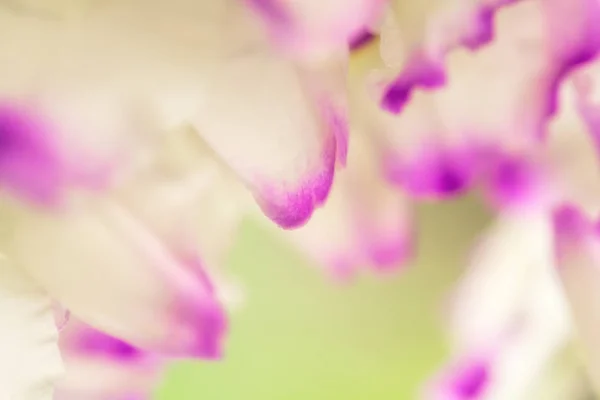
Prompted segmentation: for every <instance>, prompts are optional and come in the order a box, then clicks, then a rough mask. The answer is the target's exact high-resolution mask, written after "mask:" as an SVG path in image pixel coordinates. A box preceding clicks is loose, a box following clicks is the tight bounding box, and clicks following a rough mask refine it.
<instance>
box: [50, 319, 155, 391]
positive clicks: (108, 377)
mask: <svg viewBox="0 0 600 400" xmlns="http://www.w3.org/2000/svg"><path fill="white" fill-rule="evenodd" d="M60 340H61V346H60V347H61V351H62V354H63V358H64V359H65V363H66V366H67V372H66V374H65V375H64V376H63V378H62V379H61V380H60V382H59V385H58V389H57V393H56V395H55V399H57V400H76V399H90V400H127V399H146V398H150V395H151V392H152V391H153V390H154V388H155V386H156V384H157V383H158V382H159V378H160V377H161V375H162V374H163V370H164V366H165V362H166V361H165V360H164V359H163V358H161V357H160V356H159V355H157V354H154V353H152V352H149V351H145V350H143V349H140V348H136V347H135V346H132V345H130V344H128V343H126V342H124V341H123V340H120V339H118V338H115V337H113V336H110V335H107V334H105V333H102V332H100V331H98V330H95V329H93V328H91V327H89V326H87V325H85V324H83V323H81V322H79V321H73V320H70V321H69V323H68V324H67V325H66V327H65V329H64V330H63V331H61V339H60Z"/></svg>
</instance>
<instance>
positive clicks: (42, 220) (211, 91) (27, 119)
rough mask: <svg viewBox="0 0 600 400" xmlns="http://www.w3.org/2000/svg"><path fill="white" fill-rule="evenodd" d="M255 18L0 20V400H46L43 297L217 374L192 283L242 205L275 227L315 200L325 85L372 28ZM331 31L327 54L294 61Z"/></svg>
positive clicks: (327, 152) (318, 200) (189, 11)
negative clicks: (286, 27) (196, 360)
mask: <svg viewBox="0 0 600 400" xmlns="http://www.w3.org/2000/svg"><path fill="white" fill-rule="evenodd" d="M259 3H260V2H248V3H244V2H242V1H236V0H227V1H219V2H214V1H190V0H176V1H175V2H172V1H169V2H166V1H154V2H151V3H148V2H143V1H139V0H126V1H121V2H112V1H106V2H92V1H89V2H85V1H84V2H77V3H70V2H64V1H58V0H56V1H51V2H49V3H45V4H43V5H42V4H38V3H37V2H31V1H23V2H21V1H19V2H11V3H10V4H8V3H7V4H6V5H4V6H2V7H0V33H1V36H2V46H3V51H2V54H3V57H2V62H1V63H0V64H1V65H2V66H1V67H0V69H1V70H2V72H3V76H5V77H10V78H7V79H5V80H3V82H2V84H1V85H0V90H1V92H2V101H0V104H1V105H2V106H1V107H0V126H1V127H2V129H1V133H2V138H3V140H2V142H3V143H5V144H7V145H6V146H4V147H3V148H4V153H3V157H2V160H1V162H0V184H1V188H2V189H3V198H2V207H0V212H1V213H2V216H3V222H4V224H3V226H4V228H5V230H4V231H3V232H4V234H3V235H2V236H1V241H0V252H1V253H2V254H3V257H4V258H3V260H2V263H1V268H2V279H1V282H2V283H1V284H0V293H1V296H0V307H2V310H4V311H3V312H2V313H0V314H1V315H2V316H3V317H2V320H1V321H0V323H1V325H2V326H3V327H6V328H5V330H3V331H4V332H5V335H4V336H3V337H2V340H1V341H0V342H2V344H1V345H0V346H1V349H0V350H1V351H0V354H2V355H3V357H2V361H1V362H0V376H2V378H1V379H2V380H1V381H0V397H7V396H8V397H11V398H18V399H24V400H27V399H33V400H40V399H48V398H50V397H51V393H52V387H53V381H55V380H56V377H57V375H58V374H59V373H60V370H61V362H60V358H59V355H58V352H57V348H56V342H57V335H58V334H57V332H56V327H55V325H54V323H53V322H52V318H51V314H52V307H51V304H52V303H51V301H50V300H51V299H56V300H58V301H59V302H60V303H61V304H63V305H64V307H66V308H68V309H69V310H71V312H72V313H73V315H74V316H75V317H77V318H78V319H80V320H81V321H83V322H84V323H86V324H89V325H91V326H93V327H94V328H95V329H99V330H101V331H102V332H104V333H105V334H107V335H110V336H112V337H115V338H119V340H125V341H127V342H129V343H131V344H132V345H134V346H136V347H138V348H140V349H144V350H145V351H154V352H157V353H160V354H164V355H168V356H175V357H181V356H184V357H188V356H192V357H202V358H215V357H219V355H220V354H221V344H222V340H223V337H224V335H225V333H226V330H227V323H226V317H225V315H224V310H223V308H222V306H221V304H220V302H219V300H218V298H217V297H216V295H215V285H214V283H213V282H211V279H210V278H209V274H207V273H206V269H205V267H206V266H211V265H212V264H215V261H214V260H215V259H216V258H218V257H217V256H216V255H215V254H220V252H221V247H223V248H227V243H229V242H230V241H231V238H232V237H233V232H235V227H236V225H237V223H238V222H239V219H240V215H241V214H242V213H243V210H244V209H245V206H244V205H243V204H245V202H246V197H247V195H246V192H248V193H250V194H251V195H252V197H253V198H254V199H255V201H256V203H257V204H258V205H259V206H260V208H261V209H262V211H263V212H264V213H265V214H266V215H267V216H268V217H269V218H270V219H272V220H273V221H274V222H275V223H276V224H278V225H280V226H282V227H284V228H293V227H297V226H299V225H301V224H303V223H305V222H306V221H307V220H308V218H309V217H310V216H311V214H312V213H313V211H314V209H315V208H316V207H318V206H320V205H321V204H322V203H323V202H324V201H325V199H326V197H327V195H328V193H329V189H330V186H331V183H332V180H333V174H334V171H335V168H336V164H339V165H343V164H344V158H345V154H346V144H347V141H348V139H347V132H348V129H347V128H346V124H347V120H346V118H347V117H346V115H347V114H346V111H345V109H344V108H345V98H344V93H343V92H344V87H343V84H344V80H343V79H341V80H336V79H330V78H331V77H332V76H334V77H336V75H335V74H333V75H332V73H331V68H332V65H333V66H337V65H341V66H342V68H343V64H344V63H345V59H346V58H347V51H348V50H347V42H348V41H349V40H350V39H351V37H353V36H354V35H356V34H357V33H359V32H360V30H361V29H362V28H363V26H365V25H367V24H370V23H371V22H372V20H374V19H375V18H376V16H377V14H378V11H377V9H376V8H373V9H371V8H370V4H371V2H370V1H356V2H354V4H353V5H352V7H350V8H348V7H347V4H346V2H339V1H331V2H330V3H331V8H329V9H328V13H327V15H326V17H325V18H324V19H322V20H319V21H318V23H317V24H313V18H312V16H313V15H315V12H316V8H315V6H316V5H318V6H319V7H321V6H322V5H323V4H324V3H323V2H318V4H317V3H316V2H306V8H303V7H304V5H303V4H301V2H296V3H294V4H292V3H291V2H289V4H288V2H271V5H275V4H276V3H279V4H278V5H277V9H278V10H281V9H283V7H285V8H288V7H292V6H293V9H292V8H289V11H290V13H289V14H288V13H286V17H285V18H288V17H289V18H293V19H294V21H296V22H298V24H297V25H294V26H295V27H297V30H296V29H295V28H294V30H293V31H290V32H280V30H279V28H277V26H281V25H280V23H279V22H277V20H276V19H273V18H271V17H272V16H273V15H274V14H269V13H265V10H268V9H269V8H268V7H267V8H265V7H262V6H261V7H259ZM266 3H267V2H263V3H262V5H263V6H264V5H266ZM380 3H381V2H380ZM296 4H297V5H296ZM271 9H272V8H271ZM257 11H259V13H258V14H257ZM338 11H339V13H338ZM365 11H368V12H365ZM257 16H258V18H257ZM263 17H268V18H266V19H265V18H263ZM330 24H333V25H335V26H337V27H339V30H337V31H336V32H335V34H333V35H332V36H331V41H329V43H328V44H327V46H325V47H324V49H326V50H327V51H325V50H323V51H319V52H317V53H312V52H304V51H302V48H304V47H305V46H304V45H303V44H300V43H304V42H305V40H304V39H306V43H309V42H314V41H320V40H321V38H322V37H324V36H323V35H325V36H326V34H327V32H325V31H324V30H323V29H324V28H325V27H327V26H329V25H330ZM271 28H273V29H271ZM273 33H277V35H274V34H273ZM278 33H281V35H278ZM278 39H285V40H278ZM288 40H289V41H290V43H292V42H293V43H298V44H300V45H299V47H298V51H297V52H295V51H292V52H291V53H290V52H288V53H286V52H284V51H282V47H281V46H279V45H280V44H282V43H284V42H286V41H288ZM342 42H343V43H342ZM342 44H343V45H342ZM284 47H285V46H284ZM290 49H291V47H290ZM292 53H293V54H292ZM340 82H341V84H342V87H340V86H339V84H340ZM173 141H174V142H175V143H176V144H173V143H172V142H173ZM174 147H175V148H174ZM182 154H183V155H182ZM240 203H242V205H241V204H240ZM32 365H33V366H35V367H31V366H32Z"/></svg>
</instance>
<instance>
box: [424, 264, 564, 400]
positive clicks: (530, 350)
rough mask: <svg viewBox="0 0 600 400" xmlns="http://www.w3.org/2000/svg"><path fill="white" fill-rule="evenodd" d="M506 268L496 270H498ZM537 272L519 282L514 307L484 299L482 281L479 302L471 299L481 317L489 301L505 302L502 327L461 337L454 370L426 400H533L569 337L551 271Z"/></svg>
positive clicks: (544, 268) (444, 375)
mask: <svg viewBox="0 0 600 400" xmlns="http://www.w3.org/2000/svg"><path fill="white" fill-rule="evenodd" d="M506 267H507V265H505V264H501V265H498V268H506ZM517 267H518V268H524V267H525V268H526V267H527V266H526V265H522V264H521V265H518V266H517ZM538 268H540V270H539V271H538V272H537V274H536V276H535V277H531V279H522V281H523V283H525V285H526V288H524V290H523V292H522V293H521V295H520V298H519V299H518V302H517V303H514V302H512V301H511V300H512V299H510V298H507V299H504V298H502V297H496V296H490V297H486V296H488V295H489V294H488V293H486V289H488V288H489V285H484V282H482V288H481V293H480V296H481V297H479V298H477V299H475V298H473V299H472V300H474V301H478V302H479V303H480V305H481V309H480V310H479V315H480V314H483V313H486V312H488V311H489V310H488V309H486V306H487V305H489V304H491V303H490V302H491V301H492V300H490V298H491V299H493V301H494V302H495V303H502V302H504V301H507V303H508V306H510V307H511V308H512V310H511V313H510V315H506V316H502V317H503V318H502V323H501V324H498V325H497V326H496V330H495V331H492V330H488V331H480V332H478V334H481V335H483V336H479V337H477V338H473V337H469V336H467V337H461V338H459V344H458V349H459V350H458V351H459V353H460V354H462V356H460V357H459V359H458V362H457V364H456V365H455V366H451V367H450V368H449V369H447V370H446V371H444V372H443V373H442V375H441V376H440V378H438V379H436V380H434V383H433V385H432V386H431V387H430V389H431V391H430V392H428V394H429V396H430V397H427V398H432V399H447V400H458V399H465V400H466V399H489V400H491V399H494V400H502V399H520V398H531V393H532V392H533V391H535V390H536V389H537V385H536V382H538V380H539V379H540V378H542V377H543V376H544V374H545V373H547V372H548V371H547V369H548V365H549V363H550V362H551V361H552V360H554V358H555V357H557V356H558V355H559V354H560V352H561V350H562V348H563V346H564V345H565V344H566V342H567V340H568V339H569V337H570V336H569V334H570V324H569V322H570V321H569V318H568V312H567V308H566V304H565V302H564V299H563V296H562V293H561V291H560V289H559V285H558V282H557V278H556V276H555V274H554V271H553V269H552V266H551V265H549V264H547V263H546V264H542V265H540V266H539V267H538ZM488 291H489V290H488ZM509 295H510V294H509ZM482 301H483V302H482ZM511 303H512V304H511ZM473 307H474V306H472V307H471V309H472V308H473ZM468 311H469V310H461V312H468ZM477 315H478V314H476V315H474V317H476V316H477Z"/></svg>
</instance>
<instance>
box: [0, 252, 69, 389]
mask: <svg viewBox="0 0 600 400" xmlns="http://www.w3.org/2000/svg"><path fill="white" fill-rule="evenodd" d="M0 326H1V327H2V328H1V333H0V354H1V355H2V356H1V357H0V398H3V399H19V400H51V399H52V394H53V392H54V384H55V382H56V381H57V380H58V378H59V377H60V376H61V374H62V372H63V366H62V360H61V357H60V354H59V351H58V331H57V328H56V325H55V322H54V313H53V310H52V302H51V300H50V298H49V297H48V296H47V295H46V294H45V293H44V292H43V291H42V290H41V289H39V287H37V286H36V285H35V283H34V282H33V281H31V279H30V278H29V277H27V276H25V274H24V271H23V270H21V269H18V268H15V266H14V265H12V264H10V263H9V262H8V261H7V259H5V258H4V257H3V258H2V259H1V260H0Z"/></svg>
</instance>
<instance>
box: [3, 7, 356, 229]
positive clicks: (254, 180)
mask: <svg viewBox="0 0 600 400" xmlns="http://www.w3.org/2000/svg"><path fill="white" fill-rule="evenodd" d="M0 22H1V24H0V25H1V27H0V36H2V38H3V39H2V42H0V47H2V46H4V47H3V48H4V51H3V52H2V54H3V56H1V57H0V58H1V60H0V61H2V62H1V63H0V64H1V67H0V71H1V72H2V73H3V74H5V76H11V79H10V82H4V81H3V82H0V91H3V92H6V93H7V94H9V95H11V96H13V95H14V96H16V97H18V98H24V99H26V100H30V101H31V102H33V103H34V104H39V105H40V107H42V110H43V111H44V113H45V114H48V115H49V116H50V118H51V119H52V121H56V122H57V123H58V124H59V129H60V131H61V132H66V133H64V136H65V138H66V139H65V140H64V141H65V142H66V143H76V144H80V143H82V146H81V147H83V149H84V150H88V149H92V150H94V152H92V154H93V155H96V156H97V158H99V159H101V160H104V161H106V160H108V162H109V163H115V162H122V163H125V164H127V163H128V162H129V161H130V160H127V158H129V157H130V156H131V153H135V156H136V157H137V156H138V153H143V152H144V151H145V148H144V147H145V146H148V145H149V142H150V144H153V142H154V139H156V137H157V136H160V134H162V133H164V132H165V131H168V130H169V129H170V128H173V127H174V126H179V125H182V124H185V123H192V124H194V125H195V126H196V127H197V128H198V130H199V134H200V135H202V137H203V138H204V139H205V140H206V142H207V143H208V144H209V145H210V147H211V148H212V149H213V150H214V152H215V153H217V154H218V155H219V156H220V157H221V158H222V159H223V160H225V161H226V162H227V163H228V164H230V167H231V168H232V169H233V170H234V171H235V172H236V173H238V175H239V176H240V177H241V179H242V180H243V181H244V182H245V183H246V184H247V185H248V186H249V187H250V188H251V189H252V191H253V193H254V194H255V196H256V198H257V200H258V202H259V203H260V204H261V206H262V207H263V209H264V210H265V211H266V213H267V214H268V215H270V216H271V217H272V218H273V219H274V220H276V222H278V223H279V224H280V225H282V226H286V227H292V226H297V225H299V224H301V223H303V222H304V221H305V220H306V219H307V218H308V217H309V216H310V214H311V213H312V210H313V208H314V207H315V206H317V205H318V204H320V203H322V202H323V201H324V199H325V197H326V196H327V194H328V191H329V188H330V185H331V180H332V175H333V170H334V164H335V161H336V156H337V152H338V148H339V149H342V150H343V145H342V144H340V146H338V143H337V140H338V138H340V139H341V138H343V135H341V134H340V133H341V132H343V129H342V128H339V127H341V126H343V125H342V123H343V122H344V121H343V120H344V118H342V117H339V115H341V114H343V112H340V110H337V109H336V110H335V111H332V109H331V108H330V107H329V104H324V103H325V101H324V100H323V99H322V98H320V97H319V96H318V95H320V93H314V88H313V87H312V86H311V83H310V82H309V81H310V75H311V74H305V73H303V72H302V71H300V68H299V67H298V66H297V65H296V64H294V63H293V62H291V61H289V60H284V59H283V58H282V57H281V55H280V54H279V53H278V52H277V51H275V50H274V49H273V48H272V46H271V44H270V43H269V41H268V39H267V37H266V35H265V33H264V32H263V31H262V29H261V27H260V24H259V23H257V21H256V20H255V18H254V16H253V15H252V13H250V12H249V11H248V9H247V8H246V7H244V6H243V5H242V4H241V2H239V1H237V0H226V1H219V2H206V1H201V2H189V1H187V0H177V1H174V2H163V1H157V2H153V3H152V4H148V3H147V2H143V1H139V0H128V1H125V2H116V3H113V2H108V3H105V2H103V3H98V4H96V5H95V6H90V7H88V9H86V10H85V12H83V13H82V14H81V15H77V16H73V17H72V18H68V19H67V20H65V19H64V18H58V19H52V18H40V17H39V16H35V15H30V14H27V13H23V14H21V13H11V12H4V11H2V10H0ZM13 46H18V52H19V55H20V56H19V57H15V56H12V55H13V54H14V53H15V51H14V50H13V48H12V47H13ZM49 48H53V49H56V50H55V51H53V52H51V53H50V54H49V53H48V51H47V49H49ZM342 50H343V52H346V51H347V47H344V48H343V49H342ZM336 54H337V53H336ZM8 55H11V56H8ZM23 60H27V62H24V61H23ZM64 60H69V62H65V61H64ZM40 77H52V78H51V79H50V78H48V79H42V78H40ZM7 81H8V80H7ZM94 104H96V105H97V107H93V105H94ZM336 106H337V104H336ZM109 111H110V114H109V115H108V116H109V117H110V118H105V117H106V113H108V112H109ZM123 114H126V115H125V116H123ZM130 114H131V115H130ZM148 115H150V116H152V118H148V119H149V120H150V121H151V122H150V123H148V125H149V126H146V125H145V124H144V125H142V126H141V127H140V126H134V127H132V126H129V125H128V124H126V122H131V121H129V118H126V117H131V119H134V120H135V119H136V118H137V117H140V119H142V120H143V121H146V119H145V118H147V117H148ZM121 116H123V118H121ZM135 122H137V121H135ZM134 125H135V124H134ZM127 127H129V128H135V129H126V128H127ZM145 128H147V129H145ZM73 132H75V133H73ZM73 147H74V148H75V149H78V148H79V146H73ZM150 147H152V146H150ZM86 154H87V153H86ZM340 154H343V153H340ZM123 158H125V160H123ZM119 165H120V164H119Z"/></svg>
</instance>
